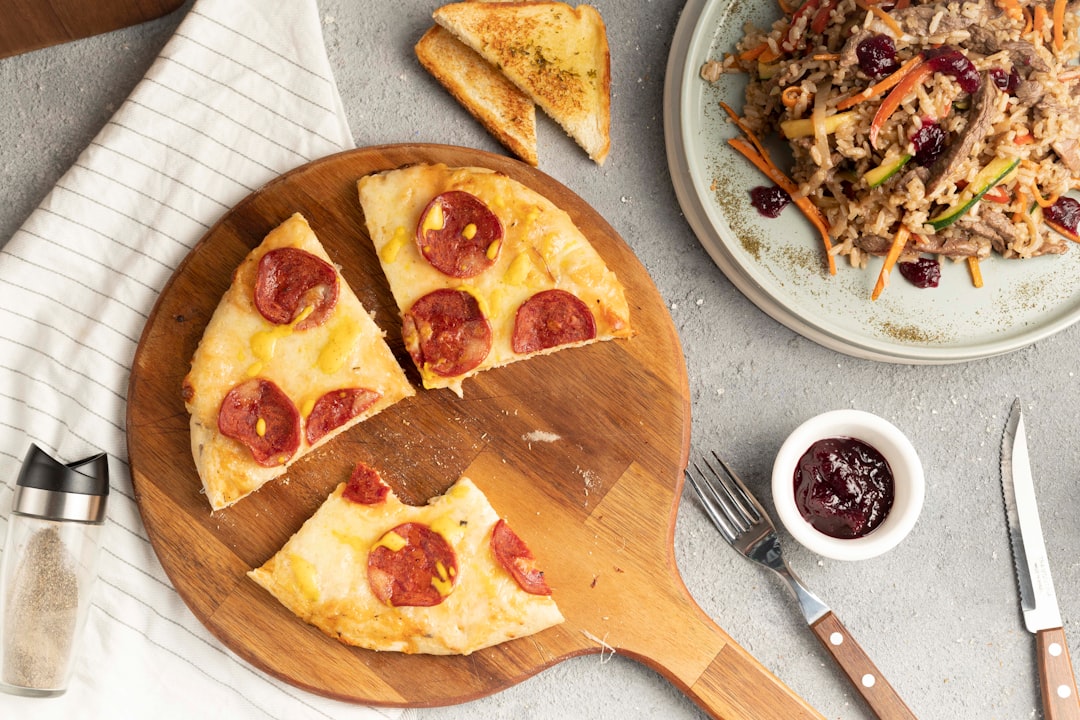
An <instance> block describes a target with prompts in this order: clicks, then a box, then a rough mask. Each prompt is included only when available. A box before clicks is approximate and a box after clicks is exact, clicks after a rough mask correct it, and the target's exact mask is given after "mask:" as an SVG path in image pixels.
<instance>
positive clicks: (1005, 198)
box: [983, 185, 1012, 205]
mask: <svg viewBox="0 0 1080 720" xmlns="http://www.w3.org/2000/svg"><path fill="white" fill-rule="evenodd" d="M983 197H984V198H985V199H987V200H990V201H991V202H996V203H1001V204H1002V205H1005V204H1007V203H1009V202H1011V201H1012V198H1010V197H1009V191H1008V190H1006V189H1005V187H1004V186H1003V185H998V186H997V187H995V188H994V189H992V190H987V191H986V193H985V194H984V195H983Z"/></svg>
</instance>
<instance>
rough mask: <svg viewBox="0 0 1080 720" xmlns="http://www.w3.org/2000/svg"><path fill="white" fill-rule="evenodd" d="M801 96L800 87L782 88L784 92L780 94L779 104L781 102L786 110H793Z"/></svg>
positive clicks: (789, 86)
mask: <svg viewBox="0 0 1080 720" xmlns="http://www.w3.org/2000/svg"><path fill="white" fill-rule="evenodd" d="M801 95H802V88H801V87H799V86H798V85H788V86H787V87H786V88H784V92H782V93H780V102H782V103H783V104H784V107H786V108H793V107H795V106H796V105H797V104H798V103H799V97H800V96H801Z"/></svg>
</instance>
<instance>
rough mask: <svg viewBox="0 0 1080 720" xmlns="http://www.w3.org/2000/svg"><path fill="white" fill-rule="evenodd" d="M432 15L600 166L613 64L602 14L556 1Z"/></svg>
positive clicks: (477, 6)
mask: <svg viewBox="0 0 1080 720" xmlns="http://www.w3.org/2000/svg"><path fill="white" fill-rule="evenodd" d="M433 17H434V18H435V22H437V23H438V24H439V25H442V26H443V27H445V28H446V29H447V30H449V31H450V32H452V33H453V34H454V36H455V37H457V38H458V39H459V40H461V41H462V42H463V43H465V44H466V45H468V46H469V47H471V48H472V49H473V50H475V51H476V52H477V53H479V54H480V56H481V57H483V58H484V59H485V60H487V61H488V62H489V63H491V64H492V65H494V66H495V67H497V68H499V69H500V70H502V72H503V74H504V75H505V76H506V77H507V78H508V79H509V80H510V81H512V82H513V83H514V84H515V85H517V86H518V87H519V88H521V89H522V90H523V91H524V92H525V93H526V94H527V95H528V96H529V97H531V98H532V99H533V101H535V102H536V104H537V105H539V106H540V107H541V108H542V109H543V110H544V112H545V113H547V114H548V115H549V116H551V118H552V119H554V120H555V121H556V122H558V123H559V124H560V125H561V126H562V127H563V129H564V130H566V132H567V133H568V134H569V135H570V136H571V137H572V138H573V139H574V140H575V141H576V142H577V143H578V145H580V146H581V147H582V148H583V149H584V150H585V151H586V152H587V153H588V154H589V157H591V158H592V159H593V160H594V161H595V162H596V163H598V164H602V163H603V162H604V159H605V158H606V157H607V155H608V151H609V149H610V145H611V137H610V126H611V59H610V54H609V51H608V44H607V31H606V29H605V27H604V21H603V20H602V19H601V17H600V13H598V12H597V11H596V10H595V9H594V8H592V7H590V6H588V5H581V6H579V7H577V8H576V9H575V8H572V7H570V6H569V5H566V4H564V3H559V2H520V3H509V4H506V3H497V2H495V3H493V2H459V3H453V4H450V5H444V6H443V7H440V8H438V9H437V10H435V12H434V14H433Z"/></svg>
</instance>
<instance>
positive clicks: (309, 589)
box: [289, 555, 319, 602]
mask: <svg viewBox="0 0 1080 720" xmlns="http://www.w3.org/2000/svg"><path fill="white" fill-rule="evenodd" d="M289 566H290V567H291V568H292V574H293V579H294V580H295V581H296V587H297V588H298V589H299V590H300V592H301V594H303V596H304V597H305V598H307V599H308V600H310V601H311V602H318V600H319V584H318V582H317V579H316V570H315V565H314V564H313V563H311V562H309V561H308V560H307V558H305V557H303V556H301V555H289Z"/></svg>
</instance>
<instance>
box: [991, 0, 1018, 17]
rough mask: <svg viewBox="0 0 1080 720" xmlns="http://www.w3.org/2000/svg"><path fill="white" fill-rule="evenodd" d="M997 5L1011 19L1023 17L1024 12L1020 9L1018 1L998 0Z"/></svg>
mask: <svg viewBox="0 0 1080 720" xmlns="http://www.w3.org/2000/svg"><path fill="white" fill-rule="evenodd" d="M997 5H998V7H1000V8H1001V9H1002V10H1004V11H1005V14H1006V15H1008V16H1009V17H1011V18H1012V19H1013V20H1023V19H1024V12H1023V11H1022V10H1021V9H1020V3H1019V2H1017V0H998V3H997Z"/></svg>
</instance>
